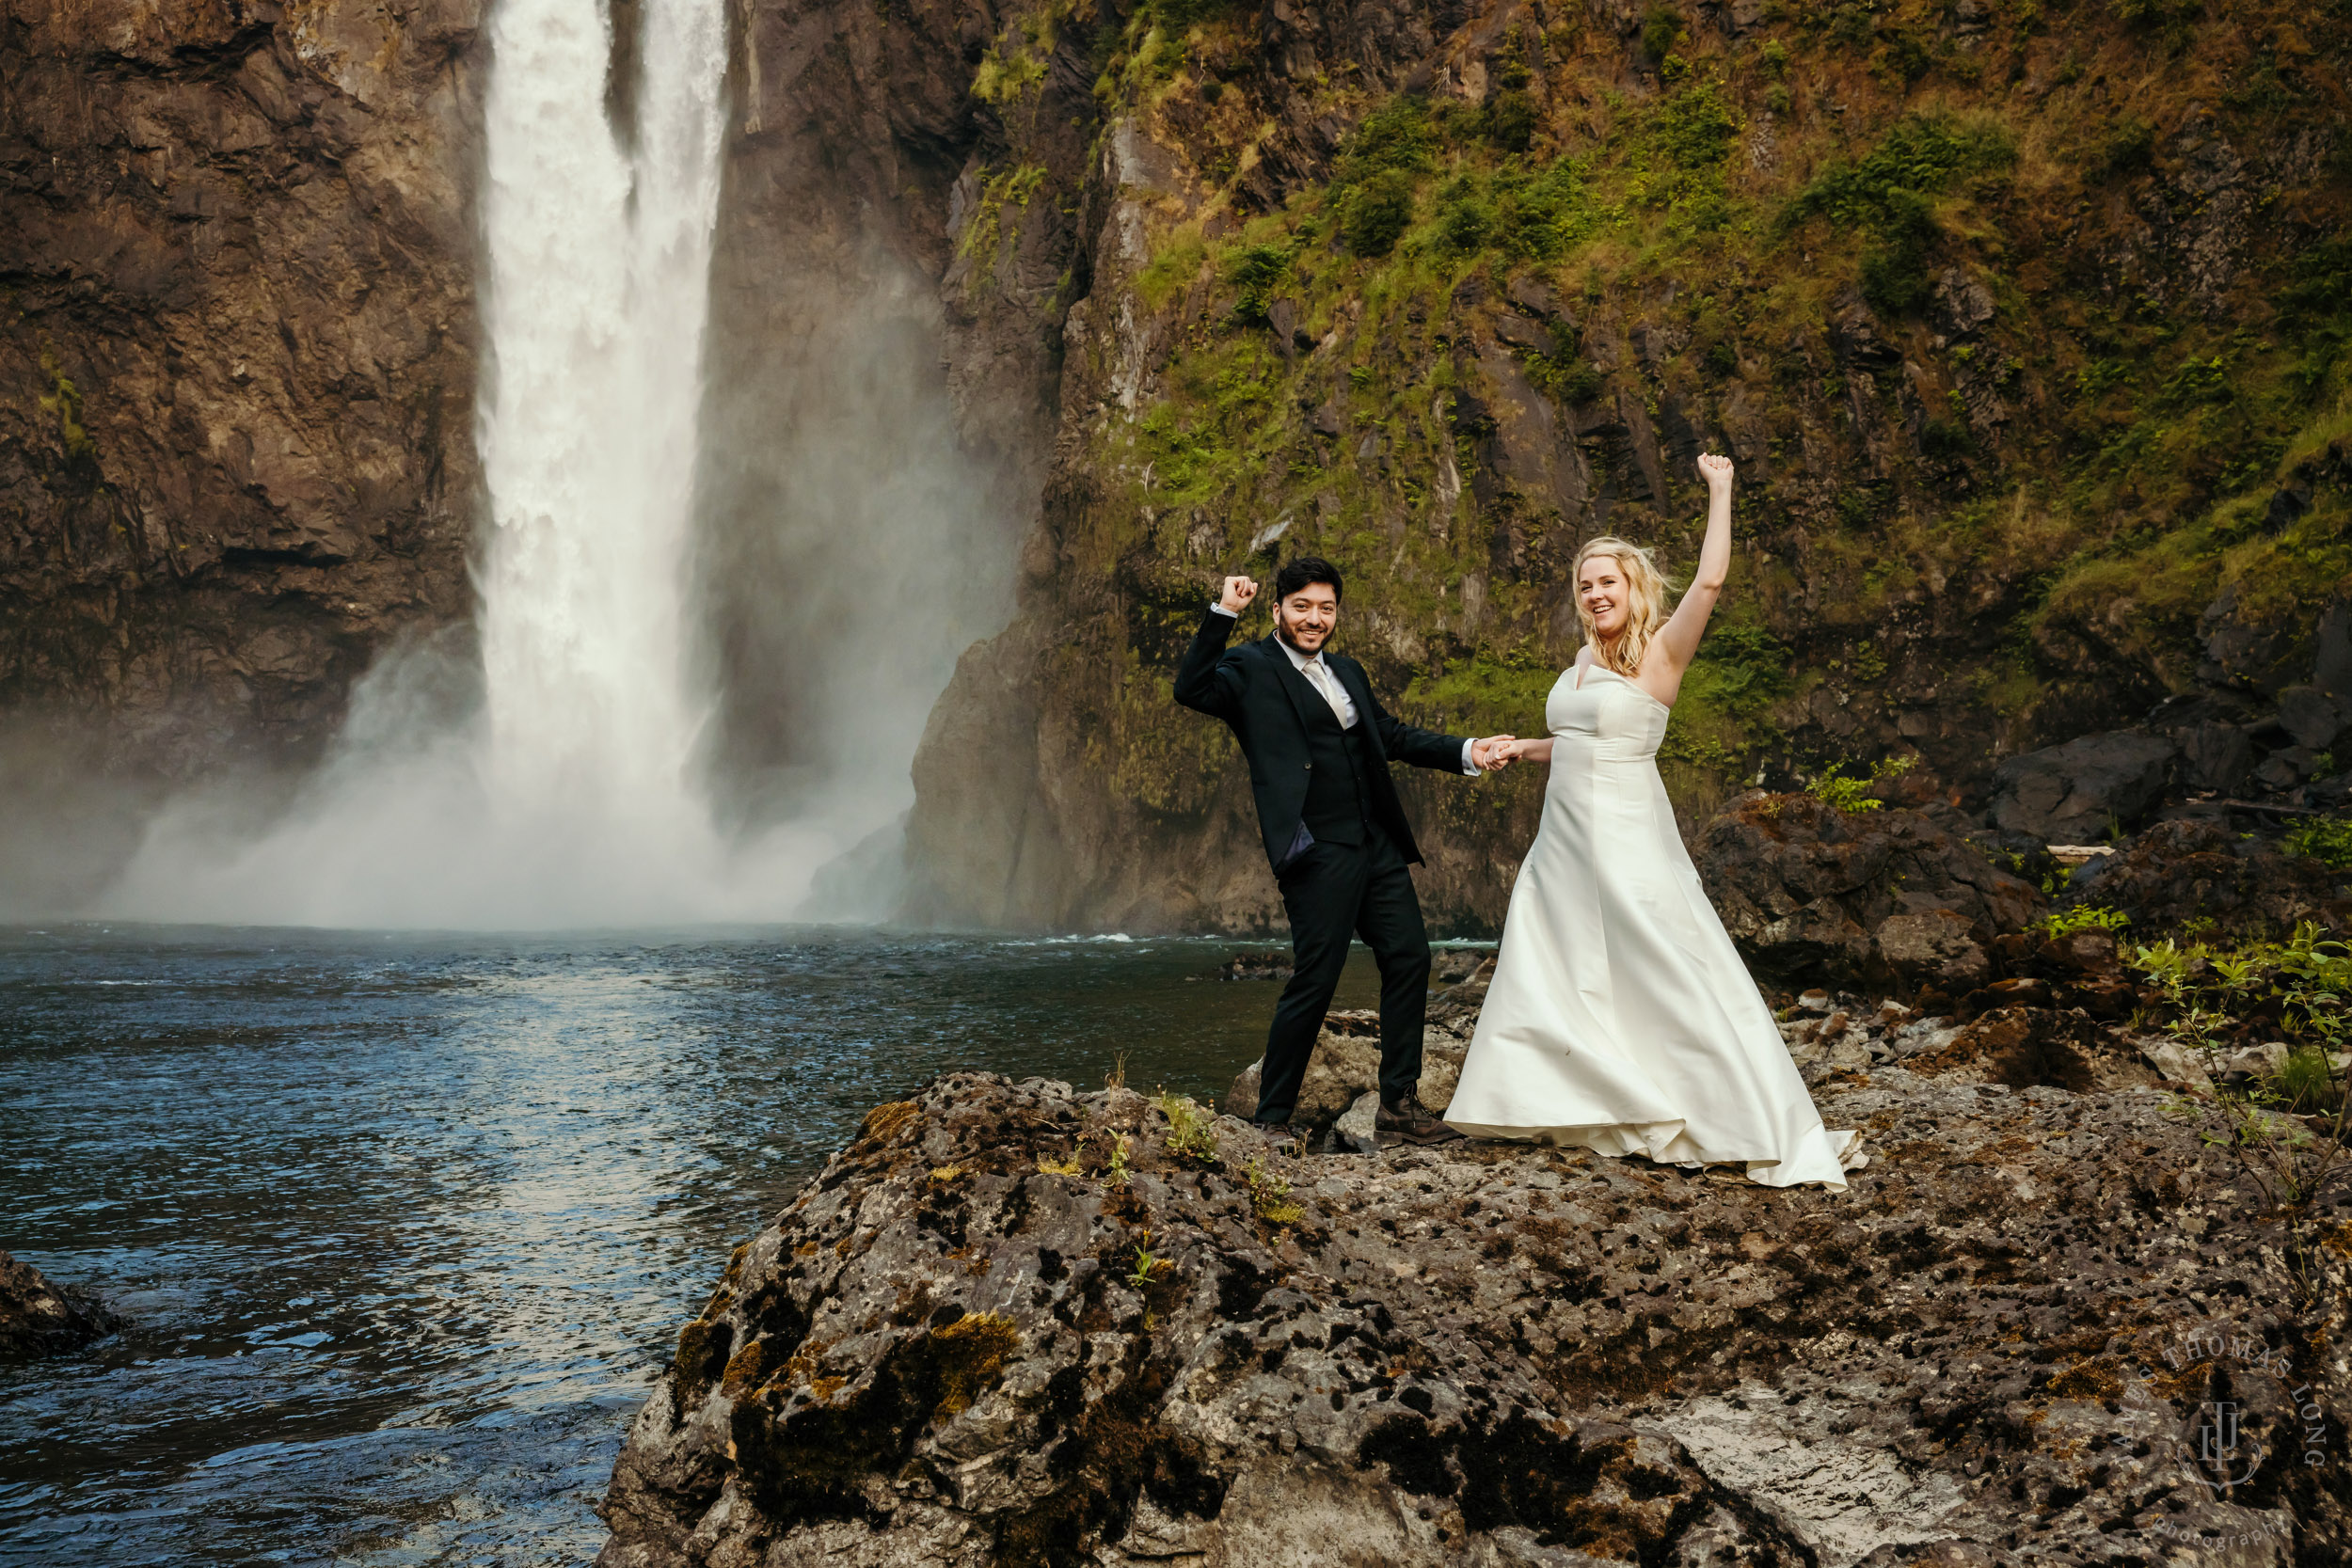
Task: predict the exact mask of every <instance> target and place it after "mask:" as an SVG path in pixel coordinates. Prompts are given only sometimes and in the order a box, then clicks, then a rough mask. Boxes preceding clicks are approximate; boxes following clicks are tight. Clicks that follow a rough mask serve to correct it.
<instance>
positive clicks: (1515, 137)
mask: <svg viewBox="0 0 2352 1568" xmlns="http://www.w3.org/2000/svg"><path fill="white" fill-rule="evenodd" d="M1486 139H1487V140H1488V141H1490V142H1493V143H1494V144H1495V145H1496V146H1497V147H1500V148H1502V150H1504V151H1505V152H1524V151H1526V150H1527V149H1528V147H1529V145H1530V144H1532V143H1533V142H1534V139H1535V100H1534V99H1533V98H1531V97H1529V96H1528V95H1527V93H1526V92H1525V91H1524V90H1523V89H1521V88H1518V87H1506V88H1504V89H1503V90H1502V91H1501V92H1499V93H1497V94H1495V96H1494V98H1493V100H1492V102H1490V103H1487V105H1486Z"/></svg>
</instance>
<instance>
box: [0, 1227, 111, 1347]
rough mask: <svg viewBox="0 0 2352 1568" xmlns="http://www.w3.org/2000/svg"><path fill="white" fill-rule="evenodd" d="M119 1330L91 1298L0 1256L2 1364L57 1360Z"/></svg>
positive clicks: (33, 1268)
mask: <svg viewBox="0 0 2352 1568" xmlns="http://www.w3.org/2000/svg"><path fill="white" fill-rule="evenodd" d="M119 1326H120V1321H119V1319H117V1318H116V1316H115V1315H114V1314H113V1313H112V1312H109V1311H107V1310H106V1308H105V1307H103V1306H102V1305H101V1304H100V1303H99V1301H98V1299H97V1298H96V1297H95V1296H92V1295H91V1294H89V1293H88V1292H87V1291H82V1290H78V1289H76V1288H75V1287H73V1286H71V1285H58V1284H56V1283H53V1282H52V1281H51V1280H50V1279H49V1277H48V1276H47V1275H43V1274H42V1273H41V1272H40V1270H39V1269H37V1268H35V1267H33V1266H32V1265H31V1264H30V1263H24V1262H19V1261H18V1260H17V1259H14V1258H12V1257H10V1256H9V1255H8V1253H6V1252H0V1361H24V1360H29V1359H31V1358H32V1357H34V1356H40V1355H58V1354H64V1353H65V1352H67V1351H72V1350H79V1349H81V1348H82V1347H83V1346H84V1345H87V1344H88V1343H89V1342H90V1341H91V1340H93V1339H103V1338H105V1337H106V1336H107V1335H109V1334H112V1333H113V1332H114V1331H115V1330H116V1329H117V1328H118V1327H119Z"/></svg>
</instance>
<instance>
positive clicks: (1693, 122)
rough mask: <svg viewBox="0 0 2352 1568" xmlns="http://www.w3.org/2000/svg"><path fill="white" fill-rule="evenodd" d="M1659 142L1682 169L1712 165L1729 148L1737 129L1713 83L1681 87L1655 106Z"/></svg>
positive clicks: (1737, 125) (1721, 159)
mask: <svg viewBox="0 0 2352 1568" xmlns="http://www.w3.org/2000/svg"><path fill="white" fill-rule="evenodd" d="M1657 124H1658V144H1659V146H1660V147H1661V149H1663V150H1664V151H1665V154H1666V156H1667V157H1668V158H1670V159H1672V160H1673V161H1674V162H1675V163H1676V164H1677V165H1678V166H1681V167H1683V168H1711V167H1712V166H1715V165H1717V164H1720V163H1722V162H1723V161H1724V155H1725V154H1726V153H1728V152H1729V151H1730V150H1731V138H1732V135H1733V134H1734V133H1736V132H1737V131H1738V130H1739V129H1740V124H1739V121H1738V120H1737V119H1733V117H1732V113H1731V105H1730V104H1728V103H1724V95H1723V94H1722V93H1721V92H1719V91H1717V90H1716V88H1715V84H1714V83H1712V82H1702V83H1699V84H1698V85H1697V86H1695V87H1685V88H1683V89H1682V90H1681V91H1680V92H1677V93H1676V94H1675V95H1674V96H1673V97H1671V98H1668V99H1667V100H1666V101H1665V102H1664V103H1661V104H1660V105H1659V106H1658V121H1657Z"/></svg>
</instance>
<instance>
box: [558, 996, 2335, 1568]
mask: <svg viewBox="0 0 2352 1568" xmlns="http://www.w3.org/2000/svg"><path fill="white" fill-rule="evenodd" d="M1840 1026H1841V1027H1842V1022H1841V1025H1840ZM1861 1060H1862V1062H1863V1064H1864V1066H1865V1067H1866V1068H1867V1070H1857V1069H1853V1068H1846V1069H1835V1068H1833V1067H1832V1066H1831V1065H1830V1064H1828V1063H1826V1062H1820V1063H1817V1064H1816V1065H1815V1066H1814V1067H1813V1068H1811V1069H1808V1072H1809V1075H1810V1076H1812V1077H1813V1078H1814V1079H1815V1080H1816V1081H1817V1082H1818V1083H1819V1084H1820V1085H1822V1086H1821V1088H1820V1090H1819V1091H1818V1092H1819V1093H1820V1096H1821V1100H1820V1103H1821V1108H1822V1111H1823V1114H1824V1116H1825V1117H1827V1118H1828V1119H1829V1121H1830V1122H1831V1124H1832V1125H1835V1126H1853V1127H1860V1128H1863V1129H1866V1130H1867V1136H1868V1138H1869V1139H1870V1141H1871V1144H1872V1146H1873V1147H1874V1148H1876V1149H1877V1150H1878V1153H1877V1154H1876V1156H1875V1157H1874V1160H1873V1163H1872V1164H1871V1165H1870V1167H1869V1168H1868V1169H1867V1170H1865V1171H1862V1172H1859V1173H1856V1174H1855V1175H1853V1176H1852V1177H1851V1180H1852V1182H1853V1185H1852V1187H1851V1189H1850V1190H1849V1191H1847V1192H1845V1193H1842V1194H1839V1193H1827V1192H1816V1191H1784V1192H1772V1191H1769V1190H1766V1189H1763V1188H1759V1187H1756V1186H1755V1185H1753V1184H1752V1183H1749V1182H1748V1181H1747V1180H1745V1179H1744V1177H1733V1178H1730V1179H1727V1180H1726V1179H1721V1178H1718V1177H1714V1176H1704V1177H1703V1176H1697V1175H1685V1174H1683V1173H1680V1172H1678V1171H1675V1170H1672V1169H1662V1170H1661V1169H1657V1168H1653V1167H1650V1166H1648V1165H1646V1164H1644V1163H1642V1162H1639V1161H1616V1160H1597V1159H1593V1158H1590V1157H1588V1156H1580V1155H1567V1154H1562V1153H1559V1152H1553V1151H1545V1150H1540V1149H1533V1148H1525V1147H1508V1146H1499V1145H1484V1144H1470V1145H1455V1146H1452V1147H1450V1148H1447V1149H1445V1150H1439V1151H1428V1150H1413V1151H1402V1152H1399V1153H1397V1154H1395V1155H1393V1156H1391V1157H1389V1158H1387V1159H1383V1158H1382V1157H1380V1156H1378V1155H1346V1154H1343V1155H1333V1156H1325V1157H1314V1156H1309V1157H1305V1158H1301V1157H1298V1156H1296V1155H1295V1154H1294V1153H1292V1152H1290V1151H1289V1150H1287V1149H1286V1148H1276V1147H1274V1146H1272V1145H1270V1144H1268V1143H1266V1142H1265V1141H1264V1140H1263V1136H1262V1135H1261V1134H1259V1133H1257V1132H1254V1131H1252V1130H1250V1129H1248V1127H1246V1126H1245V1125H1243V1124H1241V1123H1239V1122H1236V1121H1232V1120H1230V1119H1218V1120H1216V1121H1215V1122H1214V1123H1213V1124H1210V1125H1208V1126H1207V1127H1205V1128H1204V1127H1203V1126H1202V1125H1200V1122H1199V1121H1198V1117H1199V1115H1200V1114H1199V1113H1198V1112H1197V1111H1194V1110H1190V1109H1187V1108H1186V1107H1184V1106H1183V1105H1182V1104H1181V1103H1180V1102H1166V1101H1163V1102H1162V1103H1161V1104H1160V1105H1157V1106H1155V1105H1154V1103H1153V1102H1152V1101H1146V1100H1145V1099H1144V1098H1143V1097H1142V1096H1140V1095H1136V1094H1134V1093H1132V1092H1129V1091H1125V1090H1113V1091H1110V1092H1107V1093H1101V1094H1075V1093H1073V1092H1072V1091H1071V1089H1070V1088H1069V1086H1068V1085H1060V1084H1052V1083H1047V1082H1044V1081H1041V1080H1032V1081H1029V1082H1027V1083H1024V1084H1019V1085H1015V1084H1011V1083H1009V1082H1006V1081H1004V1080H1001V1079H990V1078H986V1077H980V1076H962V1077H956V1078H950V1079H946V1080H943V1081H941V1082H940V1083H938V1084H935V1085H932V1086H931V1087H930V1088H929V1089H927V1090H926V1091H925V1092H924V1093H922V1094H921V1095H919V1096H918V1097H916V1098H915V1099H914V1100H911V1101H903V1102H899V1103H895V1104H889V1105H883V1106H881V1107H879V1108H877V1109H876V1110H875V1111H874V1112H873V1113H872V1114H871V1115H870V1116H869V1117H867V1118H866V1125H865V1127H864V1129H863V1130H862V1132H861V1135H860V1136H859V1138H858V1139H857V1140H856V1142H854V1143H853V1144H852V1145H851V1146H850V1148H847V1149H845V1150H843V1151H842V1153H841V1154H840V1155H839V1156H837V1157H836V1158H835V1159H834V1161H833V1162H832V1163H831V1164H828V1165H827V1166H826V1168H825V1170H824V1172H823V1173H822V1174H821V1175H819V1176H818V1177H817V1178H816V1179H815V1180H812V1181H811V1182H810V1183H809V1184H808V1186H807V1187H806V1188H805V1189H803V1192H802V1194H801V1196H799V1197H798V1198H796V1199H795V1200H794V1202H793V1204H792V1206H791V1208H790V1209H789V1210H787V1212H785V1213H784V1214H782V1215H780V1216H779V1217H778V1219H777V1221H776V1223H775V1224H773V1225H772V1226H770V1227H768V1228H766V1229H765V1230H763V1231H761V1232H760V1233H759V1235H758V1236H756V1237H755V1238H754V1239H753V1240H752V1241H751V1242H750V1243H746V1244H745V1245H744V1246H742V1247H740V1248H739V1249H737V1252H736V1255H735V1257H734V1258H733V1259H732V1260H731V1261H730V1262H729V1263H728V1265H727V1267H726V1271H725V1275H724V1277H723V1280H722V1281H721V1283H720V1285H719V1287H718V1289H717V1291H716V1292H715V1293H714V1295H713V1296H712V1298H711V1300H710V1302H709V1305H708V1306H707V1308H706V1309H705V1310H704V1311H703V1312H702V1313H701V1314H700V1315H699V1316H698V1317H697V1318H695V1320H694V1321H693V1322H692V1323H689V1324H688V1325H687V1326H686V1328H685V1330H684V1331H683V1332H682V1333H681V1334H680V1336H679V1338H678V1350H677V1354H676V1357H675V1362H674V1363H673V1365H672V1366H671V1368H670V1369H669V1370H667V1372H666V1373H665V1374H664V1376H663V1378H662V1380H661V1382H660V1386H658V1387H657V1388H656V1390H655V1391H654V1394H653V1396H652V1398H651V1399H650V1400H649V1401H648V1402H647V1403H646V1405H645V1408H644V1411H643V1413H642V1414H641V1415H640V1416H639V1417H638V1419H637V1422H636V1425H635V1426H634V1428H633V1429H632V1430H631V1432H630V1434H629V1439H628V1447H627V1449H625V1450H624V1452H623V1454H622V1456H621V1459H620V1463H619V1465H618V1467H617V1468H616V1470H615V1472H614V1476H613V1483H612V1490H611V1492H610V1494H609V1496H608V1497H607V1499H606V1502H605V1512H606V1516H607V1517H608V1519H609V1520H610V1521H611V1523H612V1528H613V1536H612V1544H610V1545H608V1546H607V1547H606V1549H605V1551H604V1553H603V1554H602V1556H601V1557H600V1558H599V1559H598V1561H599V1562H600V1563H601V1564H603V1565H604V1568H670V1565H682V1564H689V1563H691V1564H697V1565H708V1568H733V1565H739V1564H743V1565H748V1564H754V1563H769V1564H774V1563H782V1562H802V1561H812V1562H813V1561H818V1560H823V1561H827V1562H850V1563H873V1564H896V1563H908V1564H913V1563H924V1564H972V1565H974V1568H978V1565H980V1564H1004V1565H1010V1564H1048V1563H1050V1564H1076V1563H1101V1564H1126V1563H1140V1562H1157V1561H1170V1560H1175V1561H1197V1562H1201V1563H1206V1564H1211V1565H1220V1564H1233V1565H1236V1568H1238V1565H1240V1564H1245V1563H1277V1562H1279V1563H1283V1564H1288V1565H1295V1568H1313V1565H1319V1564H1334V1565H1336V1564H1342V1563H1366V1562H1382V1563H1430V1564H1438V1563H1448V1564H1454V1563H1484V1564H1504V1563H1512V1564H1530V1565H1533V1564H1545V1565H1549V1568H1592V1565H1595V1564H1600V1563H1613V1564H1619V1563H1621V1564H1633V1563H1642V1564H1655V1563H1691V1564H1696V1563H1700V1562H1708V1563H1739V1564H1747V1565H1752V1568H1762V1565H1765V1564H1782V1565H1787V1568H1795V1565H1796V1564H1799V1563H1807V1564H1814V1565H1817V1568H1845V1565H1847V1564H1852V1563H1867V1564H1870V1565H1872V1568H1893V1565H1894V1564H1898V1563H1932V1564H1942V1565H1947V1568H1960V1565H1963V1564H1965V1565H1973V1568H1994V1565H2007V1564H2023V1563H2026V1562H2047V1563H2084V1564H2089V1563H2108V1562H2118V1561H2122V1560H2136V1561H2159V1560H2172V1559H2174V1558H2176V1557H2180V1556H2184V1555H2187V1554H2201V1553H2203V1552H2206V1551H2209V1550H2210V1551H2215V1552H2223V1551H2226V1552H2229V1553H2231V1554H2232V1555H2231V1557H2230V1560H2233V1561H2245V1562H2268V1563H2279V1564H2296V1565H2309V1568H2319V1565H2321V1564H2330V1563H2334V1562H2337V1561H2340V1560H2343V1557H2344V1552H2345V1551H2346V1549H2347V1530H2348V1529H2352V1520H2348V1519H2347V1516H2346V1505H2345V1496H2346V1492H2345V1485H2344V1475H2343V1465H2344V1457H2343V1453H2342V1448H2341V1438H2340V1435H2338V1434H2339V1433H2340V1428H2339V1427H2338V1426H2336V1425H2335V1424H2334V1418H2329V1422H2328V1425H2327V1427H2326V1432H2327V1433H2328V1436H2327V1437H2326V1439H2325V1441H2326V1444H2327V1447H2326V1448H2325V1449H2324V1451H2321V1452H2320V1453H2319V1454H2318V1457H2316V1458H2312V1457H2310V1456H2309V1455H2307V1454H2306V1452H2305V1448H2304V1445H2305V1436H2304V1433H2305V1432H2306V1430H2307V1423H2306V1422H2305V1420H2304V1416H2303V1414H2298V1412H2299V1411H2305V1410H2306V1407H2308V1408H2309V1409H2321V1408H2328V1409H2332V1408H2333V1407H2334V1406H2335V1404H2336V1402H2338V1401H2339V1400H2340V1397H2341V1395H2342V1391H2343V1390H2344V1387H2345V1380H2346V1370H2347V1369H2346V1368H2345V1365H2344V1356H2343V1351H2342V1329H2341V1325H2340V1319H2341V1313H2342V1308H2343V1303H2344V1297H2343V1296H2342V1294H2341V1290H2342V1281H2341V1274H2342V1260H2341V1257H2340V1255H2339V1254H2338V1253H2336V1252H2329V1253H2327V1254H2326V1255H2325V1261H2324V1262H2322V1263H2320V1264H2319V1272H2318V1274H2316V1275H2312V1277H2311V1278H2310V1279H2309V1280H2308V1281H2305V1282H2298V1281H2297V1279H2296V1276H2295V1272H2294V1269H2293V1268H2292V1267H2291V1266H2290V1265H2289V1264H2288V1263H2287V1261H2286V1259H2285V1256H2284V1254H2282V1252H2281V1251H2280V1242H2281V1234H2280V1232H2278V1231H2276V1230H2274V1229H2272V1228H2270V1227H2269V1226H2268V1223H2267V1222H2266V1221H2265V1220H2264V1219H2262V1218H2258V1217H2256V1216H2255V1215H2254V1214H2253V1213H2252V1212H2250V1210H2251V1205H2250V1204H2249V1202H2248V1201H2247V1198H2248V1196H2249V1192H2250V1188H2248V1187H2246V1186H2244V1185H2243V1177H2242V1176H2241V1175H2240V1174H2239V1173H2238V1172H2237V1171H2236V1168H2235V1167H2234V1166H2233V1164H2231V1162H2232V1160H2233V1156H2231V1155H2230V1154H2229V1153H2228V1152H2227V1151H2226V1150H2223V1149H2221V1148H2215V1147H2210V1146H2206V1145H2201V1143H2200V1142H2199V1140H2198V1138H2197V1136H2196V1134H2195V1132H2192V1131H2191V1130H2190V1129H2188V1128H2187V1127H2185V1126H2183V1125H2182V1124H2181V1123H2180V1122H2178V1121H2176V1120H2174V1119H2172V1118H2170V1117H2167V1116H2166V1114H2165V1112H2164V1101H2163V1099H2162V1097H2161V1096H2159V1095H2156V1094H2154V1093H2150V1092H2145V1091H2142V1092H2121V1093H2113V1094H2074V1093H2070V1092H2068V1091H2066V1090H2063V1089H2058V1088H2052V1087H2046V1086H2036V1087H2031V1088H2027V1089H2024V1090H2013V1089H2010V1088H2008V1087H2005V1086H2003V1085H1999V1084H1985V1083H1983V1082H1981V1080H1980V1078H1978V1077H1976V1076H1975V1075H1971V1074H1965V1073H1956V1074H1953V1075H1950V1076H1945V1077H1938V1076H1931V1075H1927V1069H1925V1068H1923V1069H1921V1070H1920V1071H1913V1070H1910V1069H1908V1068H1906V1067H1896V1066H1873V1065H1869V1064H1870V1060H1871V1059H1870V1058H1869V1057H1867V1056H1866V1057H1863V1058H1861ZM1170 1106H1172V1114H1173V1116H1174V1117H1175V1118H1176V1119H1175V1120H1173V1121H1171V1120H1170V1114H1171V1111H1170V1109H1169V1107H1170ZM2331 1202H2332V1204H2333V1207H2332V1208H2331V1209H2330V1211H2329V1213H2330V1215H2331V1217H2330V1218H2328V1219H2327V1221H2326V1224H2327V1225H2329V1226H2340V1225H2341V1223H2342V1221H2343V1219H2344V1206H2343V1199H2342V1197H2341V1196H2338V1197H2336V1198H2335V1199H2332V1200H2331ZM2216 1402H2231V1403H2232V1404H2233V1406H2234V1407H2235V1408H2236V1409H2238V1410H2239V1411H2241V1412H2242V1413H2243V1421H2244V1425H2243V1427H2242V1432H2243V1433H2244V1437H2243V1440H2242V1441H2243V1443H2244V1444H2245V1445H2247V1446H2246V1447H2243V1448H2241V1449H2240V1456H2241V1458H2240V1465H2241V1469H2242V1468H2243V1459H2244V1456H2246V1455H2248V1454H2250V1453H2251V1451H2252V1450H2251V1447H2250V1445H2253V1444H2257V1443H2259V1444H2263V1445H2265V1446H2266V1449H2265V1451H2266V1452H2267V1453H2268V1454H2269V1455H2270V1456H2271V1457H2269V1458H2268V1459H2266V1460H2265V1461H2264V1462H2262V1463H2261V1464H2259V1465H2257V1466H2255V1467H2254V1468H2253V1470H2252V1471H2251V1473H2250V1474H2240V1473H2237V1472H2232V1473H2231V1474H2230V1476H2229V1477H2228V1478H2227V1479H2228V1484H2227V1485H2224V1484H2222V1483H2221V1482H2220V1481H2217V1480H2215V1479H2213V1477H2212V1476H2211V1475H2210V1474H2208V1473H2207V1472H2206V1471H2205V1470H2204V1469H2203V1468H2202V1467H2201V1461H2200V1459H2199V1458H2198V1455H2199V1453H2200V1451H2201V1450H2200V1449H2199V1447H2198V1433H2199V1431H2200V1423H2201V1422H2203V1423H2205V1424H2208V1425H2209V1424H2210V1423H2211V1419H2212V1417H2211V1412H2212V1410H2213V1408H2214V1407H2215V1403H2216ZM2223 1542H2227V1543H2229V1544H2228V1545H2226V1546H2225V1545H2222V1544H2221V1543H2223Z"/></svg>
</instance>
